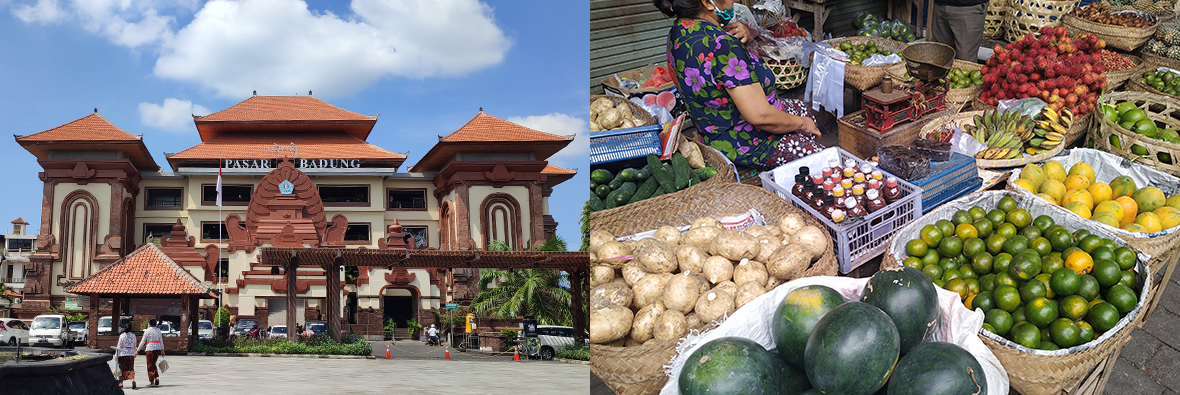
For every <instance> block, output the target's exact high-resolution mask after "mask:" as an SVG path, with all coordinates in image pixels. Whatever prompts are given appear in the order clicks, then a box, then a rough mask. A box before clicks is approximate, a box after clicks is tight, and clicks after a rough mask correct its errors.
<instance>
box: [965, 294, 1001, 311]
mask: <svg viewBox="0 0 1180 395" xmlns="http://www.w3.org/2000/svg"><path fill="white" fill-rule="evenodd" d="M967 307H968V308H970V309H972V310H974V309H980V310H983V311H989V310H991V309H994V308H996V299H995V297H994V296H992V293H991V291H979V294H977V295H975V298H973V299H971V306H967Z"/></svg>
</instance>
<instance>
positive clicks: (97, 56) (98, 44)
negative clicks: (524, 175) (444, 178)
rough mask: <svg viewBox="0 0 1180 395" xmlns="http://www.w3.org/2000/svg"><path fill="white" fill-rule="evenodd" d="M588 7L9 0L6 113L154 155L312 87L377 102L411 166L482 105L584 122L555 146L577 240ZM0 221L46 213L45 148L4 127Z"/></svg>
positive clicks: (549, 128)
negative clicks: (85, 124) (109, 127)
mask: <svg viewBox="0 0 1180 395" xmlns="http://www.w3.org/2000/svg"><path fill="white" fill-rule="evenodd" d="M588 16H589V6H588V4H587V3H585V2H579V1H549V0H527V1H523V0H522V1H512V0H482V1H477V0H435V1H421V2H410V1H393V0H352V1H314V0H313V1H304V0H232V1H231V0H211V1H197V0H0V37H4V39H3V40H0V54H2V55H0V92H3V93H4V94H3V95H0V124H3V125H4V126H5V128H6V129H7V132H9V133H11V134H17V135H25V134H30V133H36V132H39V131H42V130H46V129H49V128H52V127H55V126H58V125H61V124H64V123H66V122H69V121H72V120H74V119H77V118H80V117H82V116H85V115H87V114H90V113H91V112H92V111H93V109H94V108H96V107H97V108H98V111H99V114H101V115H102V116H103V117H105V118H106V119H108V120H110V121H111V122H113V123H114V124H115V125H118V126H119V127H121V128H123V129H124V130H127V131H129V132H131V133H132V134H143V135H144V142H145V143H146V144H147V147H148V149H149V150H150V151H151V153H152V155H153V157H155V159H156V162H157V163H159V164H160V165H161V166H163V167H165V170H166V171H167V170H169V169H168V168H167V166H168V165H167V161H166V160H165V158H164V154H163V153H164V152H177V151H180V150H183V149H185V148H188V147H191V146H193V145H195V144H197V143H198V142H200V139H199V138H198V136H197V134H196V129H195V128H194V127H193V123H192V117H191V116H190V115H191V114H197V115H203V114H204V113H208V112H215V111H218V110H221V109H224V108H226V107H229V106H231V105H233V104H234V103H237V102H239V101H241V100H243V99H245V98H247V97H249V96H250V94H251V91H253V90H258V94H260V95H292V94H307V91H309V90H311V91H314V94H315V96H317V97H319V98H321V99H324V100H326V101H328V102H330V103H332V104H335V105H337V106H340V107H342V108H345V109H348V110H352V111H356V112H359V113H362V114H378V113H380V114H381V117H380V119H379V120H378V122H377V125H376V127H375V128H374V129H373V133H372V134H371V135H370V137H369V141H370V142H372V143H373V144H376V145H378V146H380V147H383V148H386V149H389V150H392V151H395V152H406V151H409V152H410V154H409V158H408V159H407V160H406V165H404V166H403V168H402V169H403V171H404V170H405V169H407V168H409V167H410V166H411V165H412V164H414V163H416V162H417V161H418V160H419V159H421V158H422V155H423V154H425V153H426V151H427V150H429V149H430V147H431V146H432V145H433V144H434V143H435V142H436V141H437V139H438V138H437V136H439V135H446V134H447V133H450V132H452V131H454V130H455V129H457V128H458V127H460V126H462V125H463V123H465V122H467V121H468V120H469V119H470V118H471V117H472V116H474V115H475V113H476V112H477V111H478V109H479V108H480V107H481V106H482V107H483V109H484V111H485V112H487V113H488V114H491V115H494V116H497V117H500V118H504V119H508V120H509V121H513V122H517V123H521V124H523V125H525V126H529V127H532V128H534V129H538V130H542V131H546V132H550V133H556V134H562V135H572V134H577V135H578V137H577V139H576V140H575V142H574V143H573V144H571V146H570V147H568V148H566V149H565V150H564V151H562V152H559V153H558V154H557V155H556V156H555V157H553V158H551V159H550V163H553V164H554V165H557V166H561V167H565V168H577V169H578V170H579V172H578V175H577V176H576V177H575V178H574V179H572V180H570V181H567V182H565V183H563V184H561V185H559V186H558V187H557V188H555V189H554V192H553V196H552V198H551V199H550V204H549V206H550V212H551V214H553V216H554V217H555V219H556V220H557V221H558V223H559V226H558V234H560V235H561V236H562V237H564V238H565V239H566V240H567V241H568V242H569V245H570V246H571V247H573V248H576V247H577V246H579V245H580V244H581V243H580V241H579V240H580V232H579V228H580V225H579V224H578V220H579V218H580V216H581V210H582V202H583V201H585V194H586V191H585V190H584V188H582V187H579V185H586V184H587V183H588V182H589V181H588V173H589V167H590V166H589V162H588V159H587V158H588V150H589V143H588V140H587V139H586V136H585V134H586V133H587V132H588V130H589V127H588V123H587V119H588V117H589V114H588V106H587V105H586V103H587V97H588V95H589V88H588V87H587V86H586V83H585V80H586V75H587V74H588V70H589V69H588V64H589V17H588ZM0 155H2V156H3V157H4V158H5V160H4V164H5V167H6V171H5V172H4V175H3V178H0V181H2V182H3V184H4V185H5V189H6V190H8V191H9V193H5V194H3V195H0V219H3V220H4V222H7V221H8V220H9V219H12V218H16V217H24V218H25V219H26V220H28V222H29V223H30V224H33V228H34V229H36V227H37V226H38V224H39V223H40V218H39V217H40V212H41V193H40V191H41V189H42V183H41V181H40V180H38V179H37V172H38V171H40V166H38V165H37V162H36V159H35V158H34V157H33V156H32V155H31V154H29V153H28V152H27V151H25V150H24V149H23V148H21V147H20V146H19V145H17V144H16V142H15V141H14V140H11V139H6V140H5V141H4V142H2V143H0Z"/></svg>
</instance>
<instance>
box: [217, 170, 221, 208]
mask: <svg viewBox="0 0 1180 395" xmlns="http://www.w3.org/2000/svg"><path fill="white" fill-rule="evenodd" d="M217 207H221V161H217Z"/></svg>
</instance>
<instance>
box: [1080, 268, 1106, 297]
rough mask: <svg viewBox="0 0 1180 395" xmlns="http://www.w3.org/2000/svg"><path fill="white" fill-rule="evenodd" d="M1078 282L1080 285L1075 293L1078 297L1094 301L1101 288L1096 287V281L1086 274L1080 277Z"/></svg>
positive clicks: (1099, 286)
mask: <svg viewBox="0 0 1180 395" xmlns="http://www.w3.org/2000/svg"><path fill="white" fill-rule="evenodd" d="M1080 282H1081V285H1079V286H1078V292H1077V295H1078V296H1081V297H1083V298H1086V300H1094V298H1097V297H1098V293H1099V291H1100V290H1101V289H1102V286H1101V285H1098V279H1096V278H1094V276H1091V275H1089V274H1086V275H1083V276H1081V281H1080Z"/></svg>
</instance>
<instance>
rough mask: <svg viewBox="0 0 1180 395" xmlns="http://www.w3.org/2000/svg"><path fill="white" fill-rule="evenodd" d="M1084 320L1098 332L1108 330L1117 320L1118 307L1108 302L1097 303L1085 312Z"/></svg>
mask: <svg viewBox="0 0 1180 395" xmlns="http://www.w3.org/2000/svg"><path fill="white" fill-rule="evenodd" d="M1086 322H1089V323H1090V325H1093V326H1094V330H1095V331H1097V332H1098V333H1102V332H1106V331H1109V330H1110V329H1111V328H1114V326H1115V324H1117V323H1118V322H1119V309H1118V308H1117V307H1114V305H1112V304H1110V303H1106V302H1102V303H1098V304H1096V305H1094V306H1093V307H1090V312H1089V313H1086Z"/></svg>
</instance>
